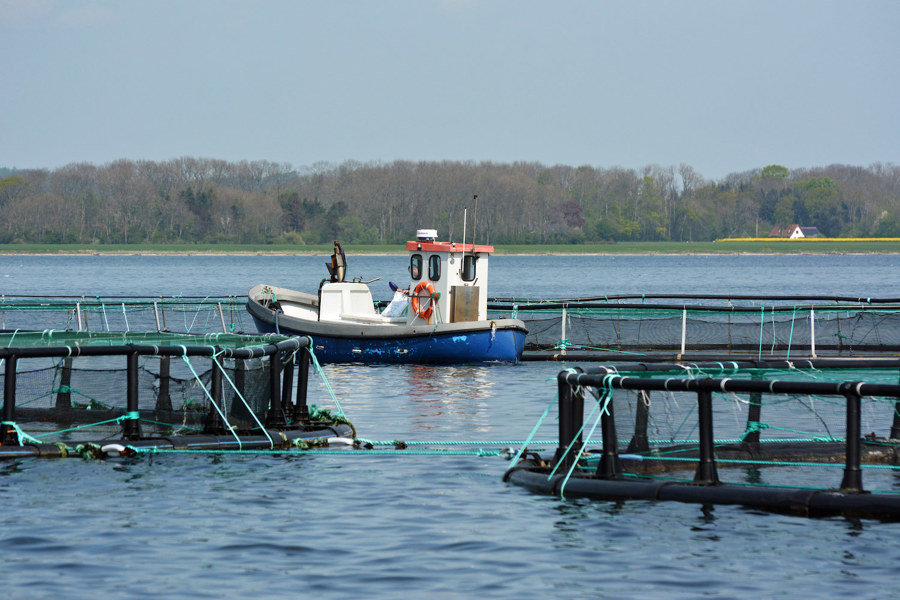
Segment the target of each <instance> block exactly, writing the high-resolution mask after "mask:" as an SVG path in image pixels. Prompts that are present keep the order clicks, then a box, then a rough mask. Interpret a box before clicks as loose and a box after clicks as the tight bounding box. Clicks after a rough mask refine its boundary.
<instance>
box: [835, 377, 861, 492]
mask: <svg viewBox="0 0 900 600" xmlns="http://www.w3.org/2000/svg"><path fill="white" fill-rule="evenodd" d="M844 396H845V397H846V398H847V434H846V435H847V462H846V464H845V465H844V479H843V481H841V491H842V492H845V493H852V494H859V493H863V492H864V491H865V490H863V486H862V470H861V469H860V466H859V463H860V446H861V442H860V422H859V410H860V404H861V402H860V397H859V394H857V393H856V392H852V391H851V392H846V393H845V394H844Z"/></svg>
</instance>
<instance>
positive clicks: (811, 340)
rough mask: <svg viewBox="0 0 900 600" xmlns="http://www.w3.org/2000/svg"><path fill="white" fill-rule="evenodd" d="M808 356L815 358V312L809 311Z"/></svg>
mask: <svg viewBox="0 0 900 600" xmlns="http://www.w3.org/2000/svg"><path fill="white" fill-rule="evenodd" d="M809 355H810V356H812V357H813V358H817V357H816V311H815V310H813V309H809Z"/></svg>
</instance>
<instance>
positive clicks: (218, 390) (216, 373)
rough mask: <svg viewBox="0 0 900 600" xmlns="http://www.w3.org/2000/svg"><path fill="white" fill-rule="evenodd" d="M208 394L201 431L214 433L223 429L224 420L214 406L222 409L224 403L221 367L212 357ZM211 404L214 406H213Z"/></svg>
mask: <svg viewBox="0 0 900 600" xmlns="http://www.w3.org/2000/svg"><path fill="white" fill-rule="evenodd" d="M209 395H210V396H212V400H211V405H210V407H209V412H208V413H206V423H205V424H204V426H203V433H208V434H216V433H222V432H224V431H225V421H224V420H223V419H222V415H220V414H219V411H218V410H216V406H218V407H219V408H220V409H222V410H224V408H225V404H224V402H222V398H223V397H224V395H223V393H222V369H221V367H220V366H219V361H217V360H216V359H215V357H213V361H212V372H211V373H210V381H209ZM213 404H214V405H215V406H213Z"/></svg>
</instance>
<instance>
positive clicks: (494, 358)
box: [253, 315, 527, 364]
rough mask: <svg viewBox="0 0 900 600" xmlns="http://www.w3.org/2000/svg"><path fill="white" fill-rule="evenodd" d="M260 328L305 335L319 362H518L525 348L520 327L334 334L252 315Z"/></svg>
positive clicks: (271, 331) (263, 330)
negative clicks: (373, 334) (384, 333)
mask: <svg viewBox="0 0 900 600" xmlns="http://www.w3.org/2000/svg"><path fill="white" fill-rule="evenodd" d="M253 318H254V321H255V322H256V326H257V328H258V329H259V331H260V332H265V333H281V334H282V335H308V336H310V337H311V338H312V340H313V351H314V352H315V355H316V359H317V360H318V361H319V362H321V363H349V362H360V363H395V364H396V363H415V364H454V363H473V362H513V363H515V362H518V361H519V360H520V359H521V357H522V352H523V351H524V349H525V336H526V334H527V331H526V330H525V329H524V328H518V327H510V328H495V329H494V330H492V329H491V328H490V327H485V328H483V329H478V330H472V331H451V332H446V333H441V332H437V331H435V332H433V333H430V334H425V335H414V336H398V337H391V336H379V337H336V336H331V335H328V334H325V333H322V332H313V331H308V330H307V331H299V330H293V329H291V328H290V327H286V326H285V324H280V325H279V326H278V327H277V330H276V326H275V325H274V324H272V323H268V322H266V321H262V320H260V319H259V318H257V317H256V316H255V315H254V317H253Z"/></svg>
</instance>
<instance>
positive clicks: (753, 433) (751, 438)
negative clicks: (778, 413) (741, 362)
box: [741, 372, 763, 449]
mask: <svg viewBox="0 0 900 600" xmlns="http://www.w3.org/2000/svg"><path fill="white" fill-rule="evenodd" d="M750 378H751V379H752V380H753V381H759V380H761V379H762V378H763V376H762V373H759V372H755V373H753V374H752V375H751V377H750ZM762 399H763V395H762V392H750V407H749V408H748V409H747V429H746V431H747V433H745V434H744V437H743V439H742V440H741V444H742V445H745V446H751V447H752V448H753V449H758V448H759V423H760V418H761V417H762Z"/></svg>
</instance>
